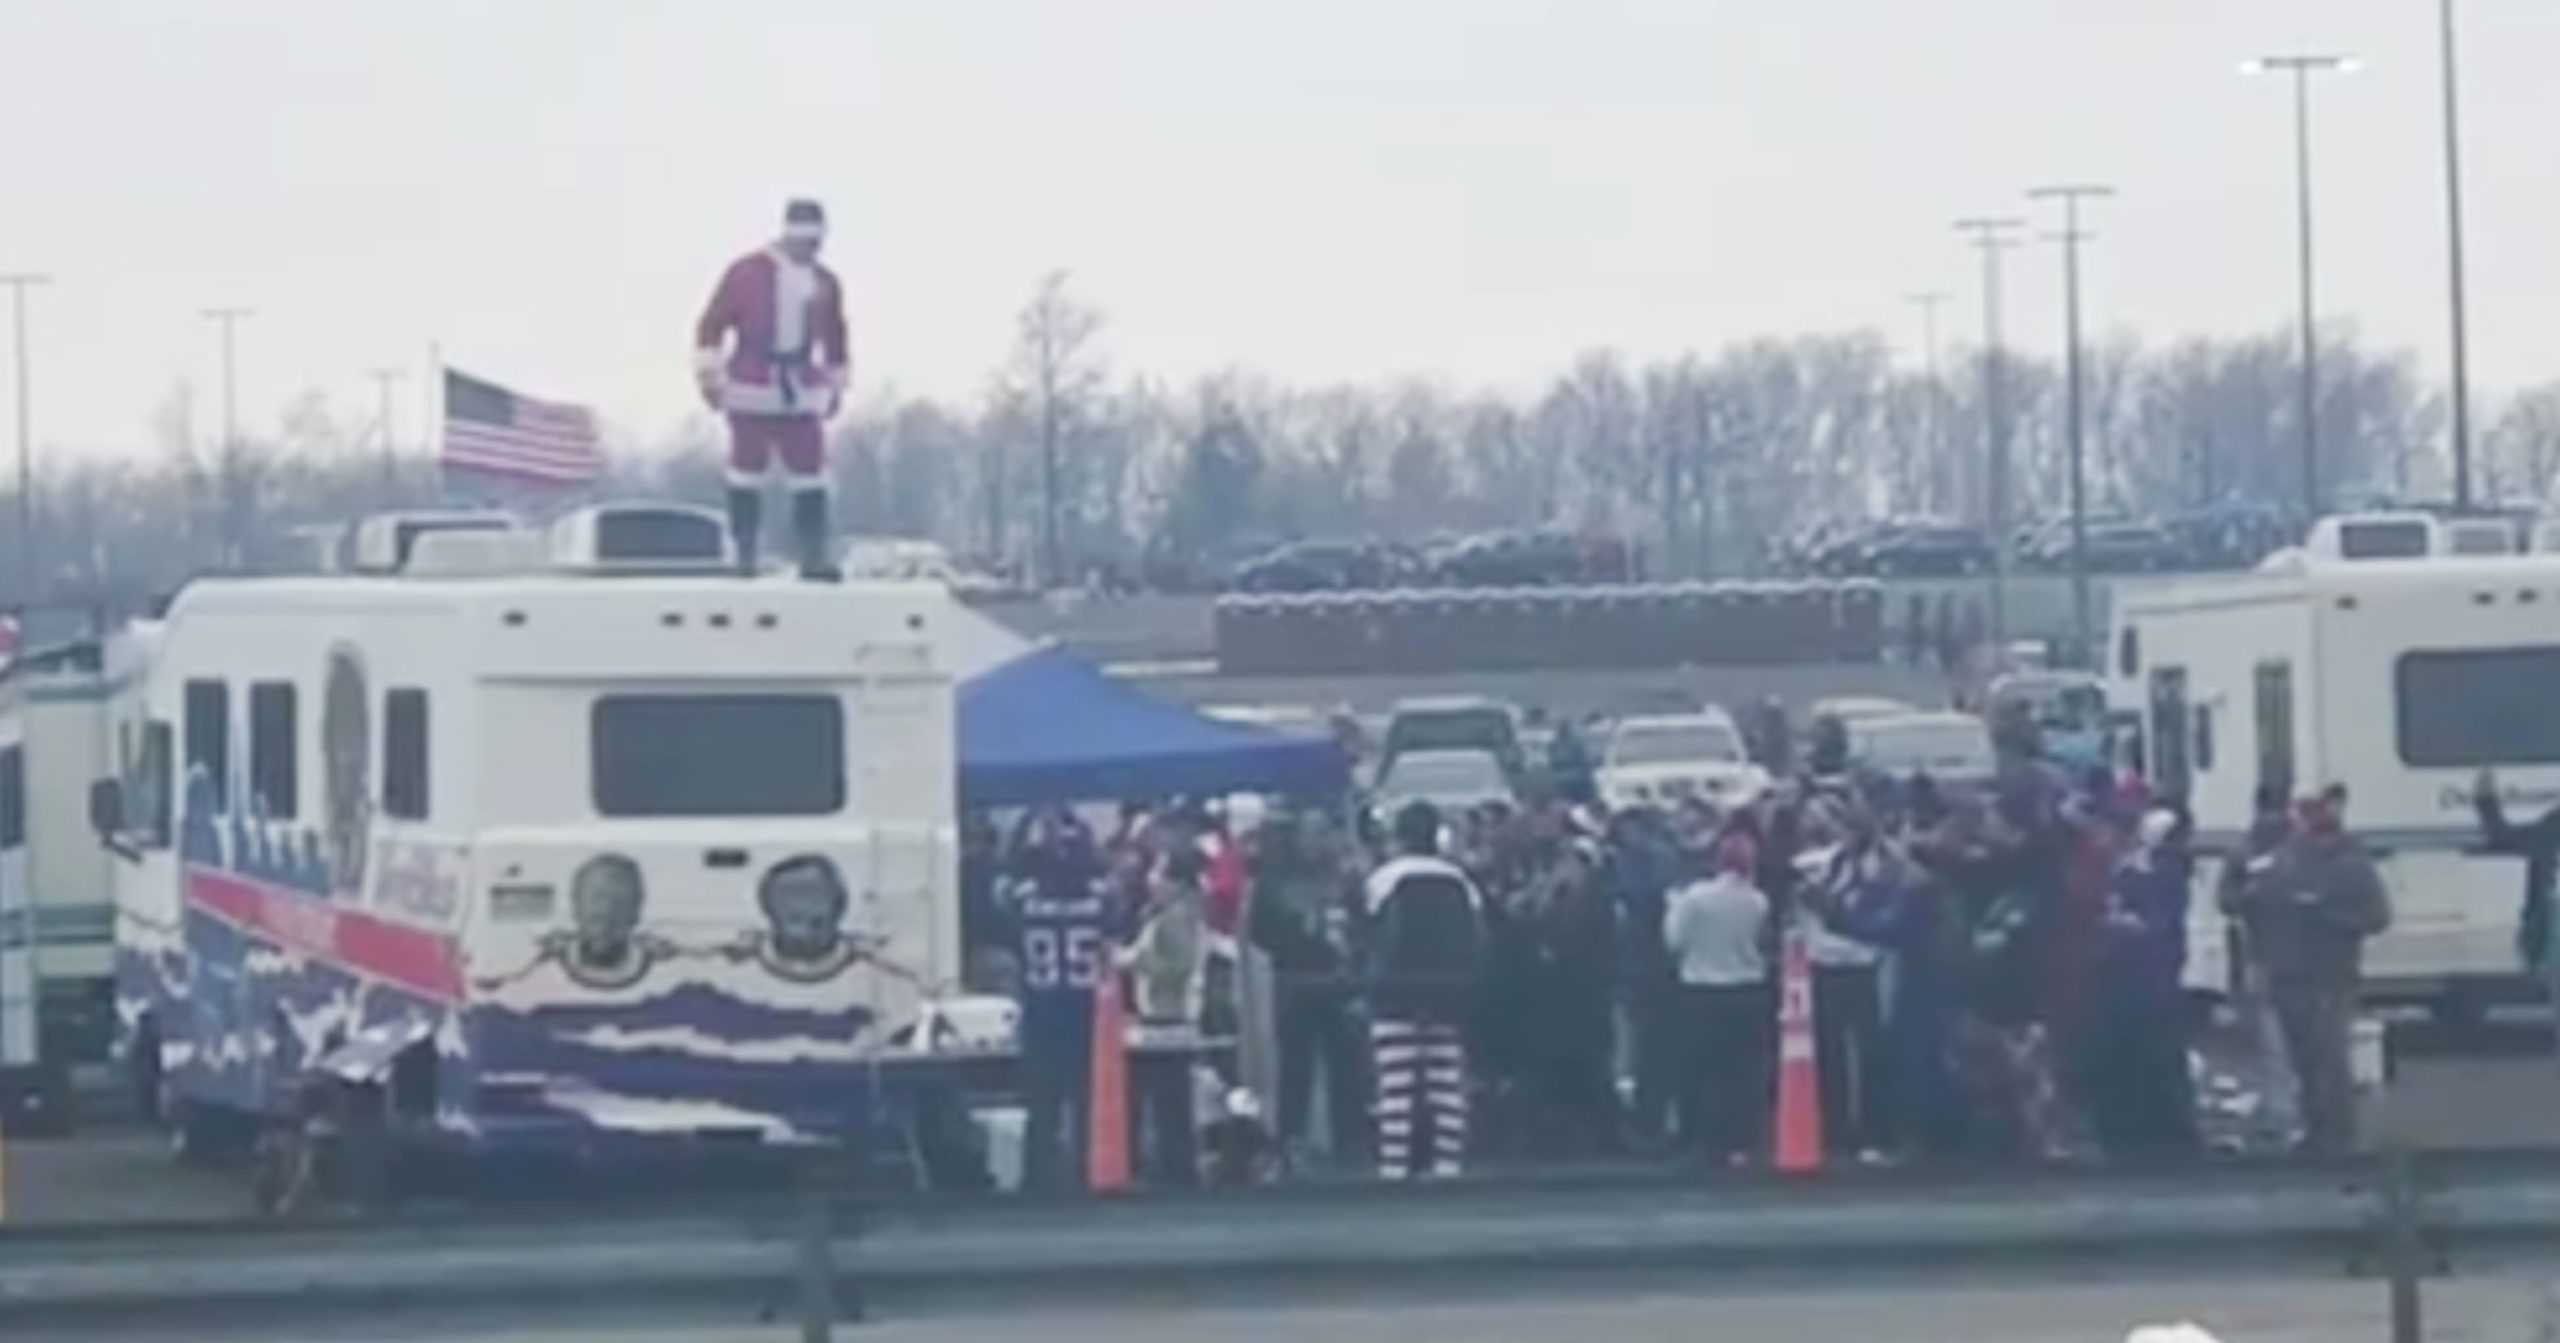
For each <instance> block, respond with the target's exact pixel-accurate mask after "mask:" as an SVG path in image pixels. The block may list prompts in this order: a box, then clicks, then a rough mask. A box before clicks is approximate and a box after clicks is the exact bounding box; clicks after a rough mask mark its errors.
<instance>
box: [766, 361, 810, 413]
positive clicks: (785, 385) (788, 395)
mask: <svg viewBox="0 0 2560 1343" xmlns="http://www.w3.org/2000/svg"><path fill="white" fill-rule="evenodd" d="M808 368H809V352H808V350H806V349H798V350H776V351H774V352H773V385H774V386H775V387H776V388H777V389H779V390H780V391H781V393H782V408H783V409H784V410H790V409H792V408H793V407H795V406H797V405H799V404H800V389H799V388H798V387H795V386H793V385H792V382H791V375H792V374H793V373H795V372H804V371H806V370H807V369H808Z"/></svg>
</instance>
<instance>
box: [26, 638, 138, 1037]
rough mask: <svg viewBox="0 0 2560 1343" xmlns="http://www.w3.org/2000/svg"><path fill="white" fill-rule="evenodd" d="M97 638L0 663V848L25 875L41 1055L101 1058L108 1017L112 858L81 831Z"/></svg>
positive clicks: (94, 765) (100, 747)
mask: <svg viewBox="0 0 2560 1343" xmlns="http://www.w3.org/2000/svg"><path fill="white" fill-rule="evenodd" d="M104 662H105V647H104V645H103V644H102V643H101V642H100V641H98V640H94V639H90V640H82V641H79V642H75V643H69V644H63V645H59V646H56V647H51V648H44V649H38V650H36V651H33V652H30V653H27V654H25V655H24V656H21V657H19V658H17V659H16V660H14V661H12V662H11V663H10V664H9V666H8V668H7V670H6V671H0V740H5V741H6V743H7V744H6V745H5V746H0V855H5V861H7V862H10V863H13V864H16V865H18V866H19V867H20V868H22V869H23V871H24V874H25V886H24V892H25V897H26V905H25V909H24V913H23V916H22V921H23V927H24V929H25V932H26V934H27V942H28V948H29V952H30V955H31V957H32V968H31V972H30V973H31V980H32V982H31V985H30V987H29V990H28V991H29V992H31V993H34V994H35V995H36V1001H37V1003H38V1004H39V1011H38V1017H39V1019H40V1021H41V1022H42V1035H43V1037H44V1042H45V1043H44V1050H43V1052H44V1053H45V1055H46V1056H47V1057H48V1058H50V1059H54V1060H56V1061H59V1062H61V1063H64V1064H73V1063H95V1062H100V1061H102V1060H103V1059H104V1058H105V1057H106V1049H107V1044H108V1037H109V1034H110V1030H111V1025H112V1022H113V1021H114V1004H115V997H114V984H115V961H114V950H115V935H114V928H115V919H114V909H115V886H114V882H115V864H114V861H113V860H112V859H110V858H109V857H108V856H107V855H106V854H104V853H102V852H100V850H99V848H98V844H97V841H96V840H95V839H94V838H92V837H91V836H90V834H89V822H88V794H89V783H90V781H91V780H93V779H96V778H97V777H98V776H99V775H101V774H103V773H105V772H106V771H108V770H109V769H111V768H113V766H112V765H111V764H110V763H109V762H110V761H111V760H112V759H113V745H112V733H111V730H110V727H109V718H108V707H107V706H108V699H109V695H110V693H111V691H112V689H113V687H112V684H111V682H110V679H109V677H108V676H107V674H106V669H105V666H104Z"/></svg>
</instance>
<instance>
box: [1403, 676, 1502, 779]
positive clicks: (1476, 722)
mask: <svg viewBox="0 0 2560 1343" xmlns="http://www.w3.org/2000/svg"><path fill="white" fill-rule="evenodd" d="M1521 736H1522V731H1521V726H1520V712H1519V710H1517V709H1515V708H1513V707H1512V706H1511V705H1509V704H1506V703H1504V702H1502V701H1501V700H1497V699H1488V698H1485V697H1484V696H1481V695H1434V696H1423V697H1419V698H1414V699H1405V700H1399V701H1397V702H1396V706H1395V712H1394V713H1393V714H1392V715H1390V716H1389V717H1388V719H1387V729H1386V737H1385V740H1384V741H1383V742H1382V743H1380V746H1379V750H1378V761H1379V766H1380V768H1382V769H1384V768H1387V767H1391V766H1393V765H1394V764H1395V761H1396V757H1398V756H1401V755H1406V754H1410V753H1413V752H1417V751H1457V750H1471V751H1483V752H1485V753H1487V754H1489V755H1491V756H1492V757H1493V758H1494V759H1496V760H1498V761H1500V762H1501V763H1502V767H1503V769H1504V770H1505V771H1507V772H1510V773H1512V774H1514V775H1516V774H1517V773H1518V772H1519V770H1520V769H1521V767H1522V766H1523V765H1524V764H1525V762H1526V760H1527V756H1526V754H1525V747H1524V744H1523V743H1522V741H1521Z"/></svg>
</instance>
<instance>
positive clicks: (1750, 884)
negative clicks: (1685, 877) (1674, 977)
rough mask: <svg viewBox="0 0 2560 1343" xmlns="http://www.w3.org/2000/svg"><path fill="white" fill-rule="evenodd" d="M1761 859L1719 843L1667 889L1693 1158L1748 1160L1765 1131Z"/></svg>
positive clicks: (1666, 921) (1668, 941) (1766, 1010)
mask: <svg viewBox="0 0 2560 1343" xmlns="http://www.w3.org/2000/svg"><path fill="white" fill-rule="evenodd" d="M1758 866H1759V855H1758V853H1757V851H1756V850H1755V848H1754V847H1753V845H1752V843H1751V841H1750V840H1749V839H1748V838H1746V837H1744V836H1742V835H1740V834H1729V835H1726V836H1725V837H1724V838H1723V839H1722V840H1720V841H1718V843H1717V845H1716V848H1715V851H1714V853H1713V855H1712V856H1711V857H1710V858H1709V860H1708V863H1707V868H1708V871H1707V872H1706V873H1705V874H1704V875H1702V876H1699V877H1697V878H1695V879H1693V880H1691V881H1688V882H1686V883H1684V884H1682V885H1680V886H1678V887H1676V888H1674V889H1673V891H1672V892H1671V897H1670V899H1669V900H1668V901H1667V902H1666V903H1665V905H1664V907H1663V914H1662V941H1663V945H1664V946H1665V947H1666V948H1667V949H1668V950H1669V951H1670V952H1671V958H1672V963H1673V965H1674V967H1675V968H1676V971H1677V973H1678V975H1679V981H1680V990H1679V992H1680V1007H1679V1009H1678V1020H1679V1024H1680V1026H1681V1027H1683V1028H1684V1029H1685V1032H1686V1033H1687V1034H1688V1036H1689V1038H1690V1040H1691V1048H1690V1050H1689V1058H1688V1064H1689V1066H1688V1068H1687V1069H1686V1072H1685V1076H1684V1077H1683V1079H1682V1086H1681V1088H1680V1136H1681V1139H1682V1141H1683V1142H1685V1143H1686V1144H1688V1146H1689V1147H1690V1149H1691V1150H1692V1151H1693V1152H1695V1153H1696V1154H1697V1155H1698V1156H1699V1157H1700V1158H1702V1159H1704V1160H1708V1161H1714V1162H1719V1163H1734V1162H1740V1161H1743V1160H1747V1159H1749V1158H1750V1157H1752V1156H1754V1155H1756V1154H1757V1153H1758V1152H1759V1151H1760V1147H1761V1143H1762V1141H1763V1136H1764V1134H1765V1133H1766V1132H1767V1121H1768V1117H1769V1107H1770V1104H1771V1096H1770V1089H1769V1088H1770V1067H1771V1063H1772V1061H1773V1060H1772V1050H1773V1049H1774V1047H1775V1040H1774V1037H1773V1034H1772V1031H1773V1028H1774V1026H1775V1016H1774V1009H1775V1003H1774V1001H1773V1000H1772V999H1771V997H1770V995H1769V897H1768V895H1767V893H1765V892H1763V891H1762V890H1761V889H1760V888H1759V886H1758V885H1757V884H1755V883H1754V881H1753V873H1754V872H1755V871H1756V870H1757V869H1758Z"/></svg>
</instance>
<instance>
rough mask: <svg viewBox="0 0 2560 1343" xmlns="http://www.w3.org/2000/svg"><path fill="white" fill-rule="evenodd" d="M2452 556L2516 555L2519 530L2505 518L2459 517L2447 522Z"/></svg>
mask: <svg viewBox="0 0 2560 1343" xmlns="http://www.w3.org/2000/svg"><path fill="white" fill-rule="evenodd" d="M2444 553H2446V554H2448V555H2512V554H2515V553H2516V529H2515V526H2514V525H2513V524H2512V523H2509V522H2507V521H2506V520H2505V519H2503V518H2457V519H2455V520H2454V521H2451V522H2448V523H2446V524H2444Z"/></svg>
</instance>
